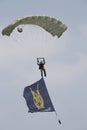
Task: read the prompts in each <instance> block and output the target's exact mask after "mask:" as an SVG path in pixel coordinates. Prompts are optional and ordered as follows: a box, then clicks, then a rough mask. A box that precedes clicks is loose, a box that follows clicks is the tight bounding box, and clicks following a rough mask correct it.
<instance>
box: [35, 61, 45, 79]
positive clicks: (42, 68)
mask: <svg viewBox="0 0 87 130" xmlns="http://www.w3.org/2000/svg"><path fill="white" fill-rule="evenodd" d="M37 64H38V65H39V69H40V70H41V76H43V75H42V73H43V72H44V76H46V70H45V68H44V64H45V62H44V63H43V62H42V61H41V62H40V63H39V62H37Z"/></svg>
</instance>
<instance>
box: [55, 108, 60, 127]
mask: <svg viewBox="0 0 87 130" xmlns="http://www.w3.org/2000/svg"><path fill="white" fill-rule="evenodd" d="M55 115H56V117H57V120H58V123H59V124H60V125H61V121H60V119H59V118H58V114H57V112H56V110H55Z"/></svg>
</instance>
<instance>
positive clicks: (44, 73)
mask: <svg viewBox="0 0 87 130" xmlns="http://www.w3.org/2000/svg"><path fill="white" fill-rule="evenodd" d="M43 71H44V76H45V77H46V70H45V69H44V70H43Z"/></svg>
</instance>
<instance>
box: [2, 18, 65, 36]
mask: <svg viewBox="0 0 87 130" xmlns="http://www.w3.org/2000/svg"><path fill="white" fill-rule="evenodd" d="M23 24H34V25H37V26H40V27H42V28H43V29H45V30H46V31H47V32H49V33H50V34H51V35H52V36H55V35H57V36H58V37H60V36H61V35H62V33H63V32H64V31H65V30H66V29H67V26H66V25H65V24H63V23H62V22H61V21H59V20H57V19H55V18H53V17H49V16H25V17H22V18H19V19H17V20H15V21H13V22H12V23H11V24H10V25H8V26H7V27H6V28H4V29H3V30H2V35H7V36H10V35H11V33H12V31H13V30H14V29H15V28H16V27H17V26H19V25H23Z"/></svg>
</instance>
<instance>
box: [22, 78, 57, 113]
mask: <svg viewBox="0 0 87 130" xmlns="http://www.w3.org/2000/svg"><path fill="white" fill-rule="evenodd" d="M23 96H24V98H25V100H26V103H27V106H28V108H29V112H32V113H33V112H52V111H55V109H54V106H53V104H52V102H51V99H50V96H49V94H48V91H47V88H46V85H45V82H44V79H43V78H41V79H40V80H39V81H37V82H35V83H34V84H32V85H30V86H27V87H25V88H24V93H23Z"/></svg>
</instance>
